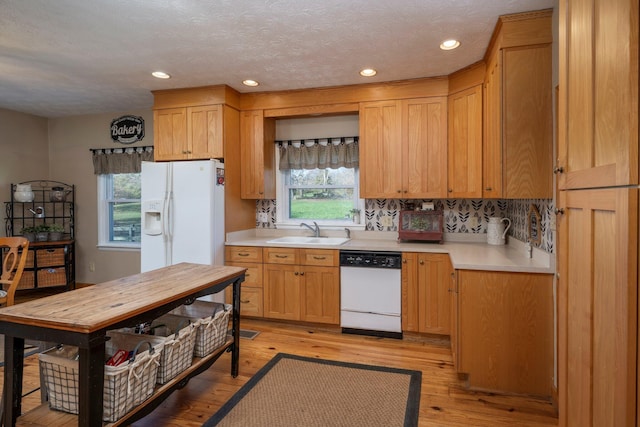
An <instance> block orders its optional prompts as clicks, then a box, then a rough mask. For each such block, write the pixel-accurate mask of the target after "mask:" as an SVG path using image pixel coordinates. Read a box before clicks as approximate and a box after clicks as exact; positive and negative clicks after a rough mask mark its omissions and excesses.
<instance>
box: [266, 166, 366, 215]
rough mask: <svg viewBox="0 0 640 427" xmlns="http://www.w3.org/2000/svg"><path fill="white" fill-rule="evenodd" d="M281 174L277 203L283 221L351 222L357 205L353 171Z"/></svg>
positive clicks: (338, 170) (327, 170)
mask: <svg viewBox="0 0 640 427" xmlns="http://www.w3.org/2000/svg"><path fill="white" fill-rule="evenodd" d="M282 174H283V181H284V186H283V187H284V188H283V191H282V192H281V194H280V195H279V196H280V197H279V200H278V201H277V203H278V206H282V208H283V218H282V220H283V221H285V222H286V221H290V222H297V223H299V222H300V221H303V220H304V221H308V220H314V221H318V222H324V223H343V222H351V218H352V215H353V210H354V209H357V208H358V204H359V199H358V187H357V182H358V178H357V170H356V169H354V168H339V169H329V168H327V169H291V170H288V171H283V172H282Z"/></svg>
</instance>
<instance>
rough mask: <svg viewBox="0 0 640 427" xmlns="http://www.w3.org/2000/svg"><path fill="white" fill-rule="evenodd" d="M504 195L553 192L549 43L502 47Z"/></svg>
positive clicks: (528, 196) (539, 195)
mask: <svg viewBox="0 0 640 427" xmlns="http://www.w3.org/2000/svg"><path fill="white" fill-rule="evenodd" d="M502 55H503V64H502V66H503V74H502V77H503V80H502V87H503V93H502V96H503V102H504V104H503V109H502V126H503V135H502V144H503V146H502V153H503V156H504V159H503V160H504V163H503V165H502V167H503V169H502V173H503V176H502V183H503V186H502V189H503V195H502V197H504V198H508V199H550V198H551V197H552V195H553V189H552V181H553V172H552V164H553V162H552V158H553V116H552V115H553V102H552V99H551V93H552V88H551V45H543V46H526V47H522V48H510V49H504V50H503V51H502Z"/></svg>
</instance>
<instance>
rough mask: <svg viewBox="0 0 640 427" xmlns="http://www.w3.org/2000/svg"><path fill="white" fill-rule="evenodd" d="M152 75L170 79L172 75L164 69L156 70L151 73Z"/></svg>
mask: <svg viewBox="0 0 640 427" xmlns="http://www.w3.org/2000/svg"><path fill="white" fill-rule="evenodd" d="M151 75H152V76H153V77H156V78H158V79H170V78H171V76H170V75H169V74H167V73H165V72H164V71H154V72H153V73H151Z"/></svg>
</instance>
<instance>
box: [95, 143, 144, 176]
mask: <svg viewBox="0 0 640 427" xmlns="http://www.w3.org/2000/svg"><path fill="white" fill-rule="evenodd" d="M91 153H92V157H93V173H94V174H96V175H106V174H115V173H140V171H141V165H142V162H143V161H145V162H152V161H153V147H152V146H147V147H127V148H98V149H92V150H91Z"/></svg>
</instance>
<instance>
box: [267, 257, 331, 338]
mask: <svg viewBox="0 0 640 427" xmlns="http://www.w3.org/2000/svg"><path fill="white" fill-rule="evenodd" d="M263 258H264V261H265V264H264V316H265V317H267V318H273V319H285V320H301V321H304V322H316V323H328V324H336V325H337V324H338V323H339V322H340V269H339V267H338V263H339V251H337V250H330V249H299V248H271V247H268V248H264V249H263Z"/></svg>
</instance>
